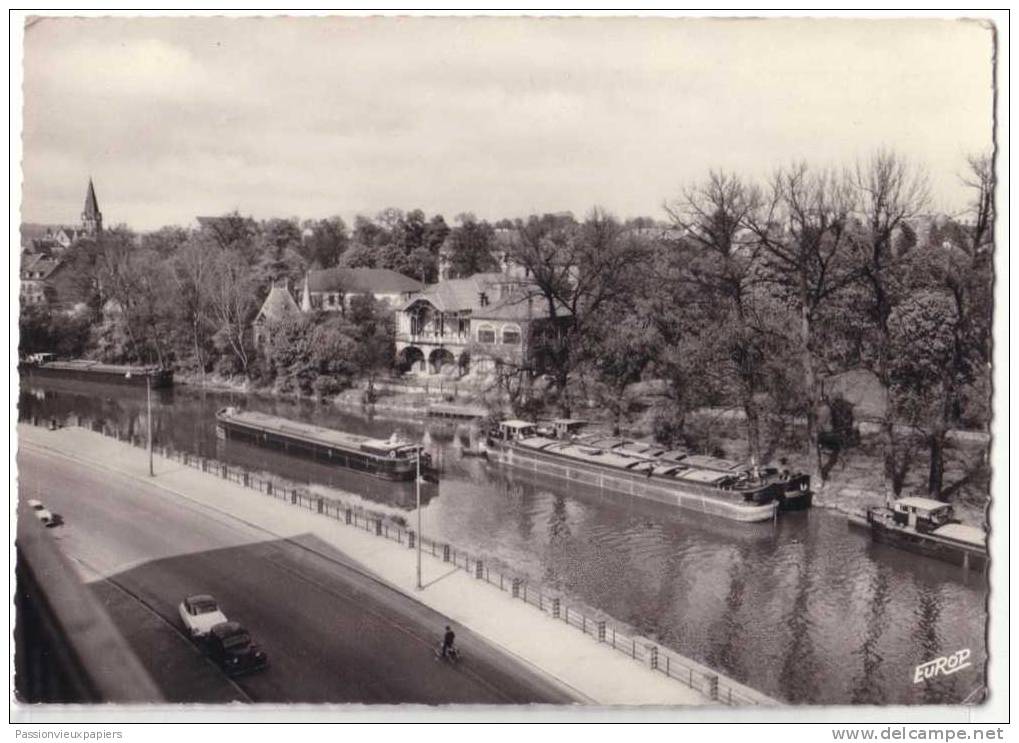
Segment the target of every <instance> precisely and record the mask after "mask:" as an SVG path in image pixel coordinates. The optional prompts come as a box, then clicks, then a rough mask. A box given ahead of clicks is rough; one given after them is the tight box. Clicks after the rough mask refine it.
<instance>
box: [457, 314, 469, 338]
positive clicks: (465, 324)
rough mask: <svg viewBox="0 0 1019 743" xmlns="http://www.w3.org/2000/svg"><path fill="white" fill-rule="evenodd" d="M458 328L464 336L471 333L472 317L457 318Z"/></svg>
mask: <svg viewBox="0 0 1019 743" xmlns="http://www.w3.org/2000/svg"><path fill="white" fill-rule="evenodd" d="M456 330H457V333H459V334H460V335H462V336H467V335H470V334H471V319H470V318H469V317H461V318H458V319H457V323H456Z"/></svg>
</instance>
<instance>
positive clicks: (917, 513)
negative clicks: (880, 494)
mask: <svg viewBox="0 0 1019 743" xmlns="http://www.w3.org/2000/svg"><path fill="white" fill-rule="evenodd" d="M849 524H850V526H855V527H858V528H862V529H866V530H868V531H869V532H870V534H871V537H872V538H873V539H874V541H875V542H881V543H884V544H889V545H892V546H894V547H899V548H901V549H905V550H909V551H910V552H915V553H917V554H920V555H925V556H927V557H933V558H935V559H938V560H943V561H945V562H950V563H952V564H953V565H961V566H962V567H964V568H966V569H968V570H976V571H980V572H983V571H985V570H986V569H987V561H988V554H987V534H986V533H985V532H984V530H983V529H979V528H977V527H975V526H970V525H968V524H963V523H961V522H960V521H959V520H958V519H956V518H955V513H954V509H953V508H952V506H951V505H949V504H948V503H942V502H941V501H937V500H933V499H931V498H899V499H898V500H896V501H893V502H892V503H891V505H888V506H871V507H870V508H868V509H867V512H866V514H864V515H862V516H861V515H853V516H850V518H849Z"/></svg>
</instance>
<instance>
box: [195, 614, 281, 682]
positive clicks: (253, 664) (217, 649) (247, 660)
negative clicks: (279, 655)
mask: <svg viewBox="0 0 1019 743" xmlns="http://www.w3.org/2000/svg"><path fill="white" fill-rule="evenodd" d="M206 650H207V651H208V653H209V655H210V657H211V658H212V659H213V660H214V661H215V662H216V663H217V664H219V667H220V668H222V669H223V670H224V671H226V672H227V674H229V675H231V676H236V675H239V674H242V673H248V672H249V671H259V670H261V669H263V668H266V667H267V666H268V665H269V658H268V656H266V654H265V651H263V650H262V649H261V648H260V647H259V646H258V645H256V644H255V643H254V642H253V641H252V640H251V635H250V634H249V633H248V631H247V630H246V629H244V627H242V626H241V625H240V624H239V623H237V622H221V623H220V624H217V625H216V626H215V627H213V628H212V630H211V631H210V632H209V636H208V638H207V642H206Z"/></svg>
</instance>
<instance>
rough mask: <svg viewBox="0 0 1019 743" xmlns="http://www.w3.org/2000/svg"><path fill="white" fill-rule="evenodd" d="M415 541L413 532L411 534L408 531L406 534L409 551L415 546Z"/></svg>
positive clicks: (415, 537) (415, 536)
mask: <svg viewBox="0 0 1019 743" xmlns="http://www.w3.org/2000/svg"><path fill="white" fill-rule="evenodd" d="M416 539H417V535H416V534H414V532H412V531H408V532H407V546H408V547H409V548H410V549H414V545H415V544H416Z"/></svg>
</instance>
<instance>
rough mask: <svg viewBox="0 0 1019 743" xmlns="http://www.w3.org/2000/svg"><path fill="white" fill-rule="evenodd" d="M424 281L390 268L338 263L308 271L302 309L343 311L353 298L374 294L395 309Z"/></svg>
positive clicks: (373, 295)
mask: <svg viewBox="0 0 1019 743" xmlns="http://www.w3.org/2000/svg"><path fill="white" fill-rule="evenodd" d="M422 289H424V284H422V283H421V282H420V281H417V280H416V279H412V278H409V277H407V276H404V275H403V274H402V273H398V272H397V271H392V270H390V269H388V268H347V267H345V266H337V267H335V268H326V269H322V270H319V271H308V273H307V274H306V275H305V277H304V287H303V289H302V292H301V310H302V311H304V312H313V311H316V310H322V311H325V312H344V311H346V310H347V309H349V308H350V300H351V299H353V298H354V297H357V296H367V295H371V296H372V297H374V298H375V299H376V300H377V301H379V302H382V303H385V304H387V305H388V306H389V307H390V308H391V309H393V310H395V309H396V308H397V307H399V306H401V305H402V304H403V303H404V302H406V301H407V299H409V298H410V297H411V295H413V294H415V293H416V292H420V291H421V290H422Z"/></svg>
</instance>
